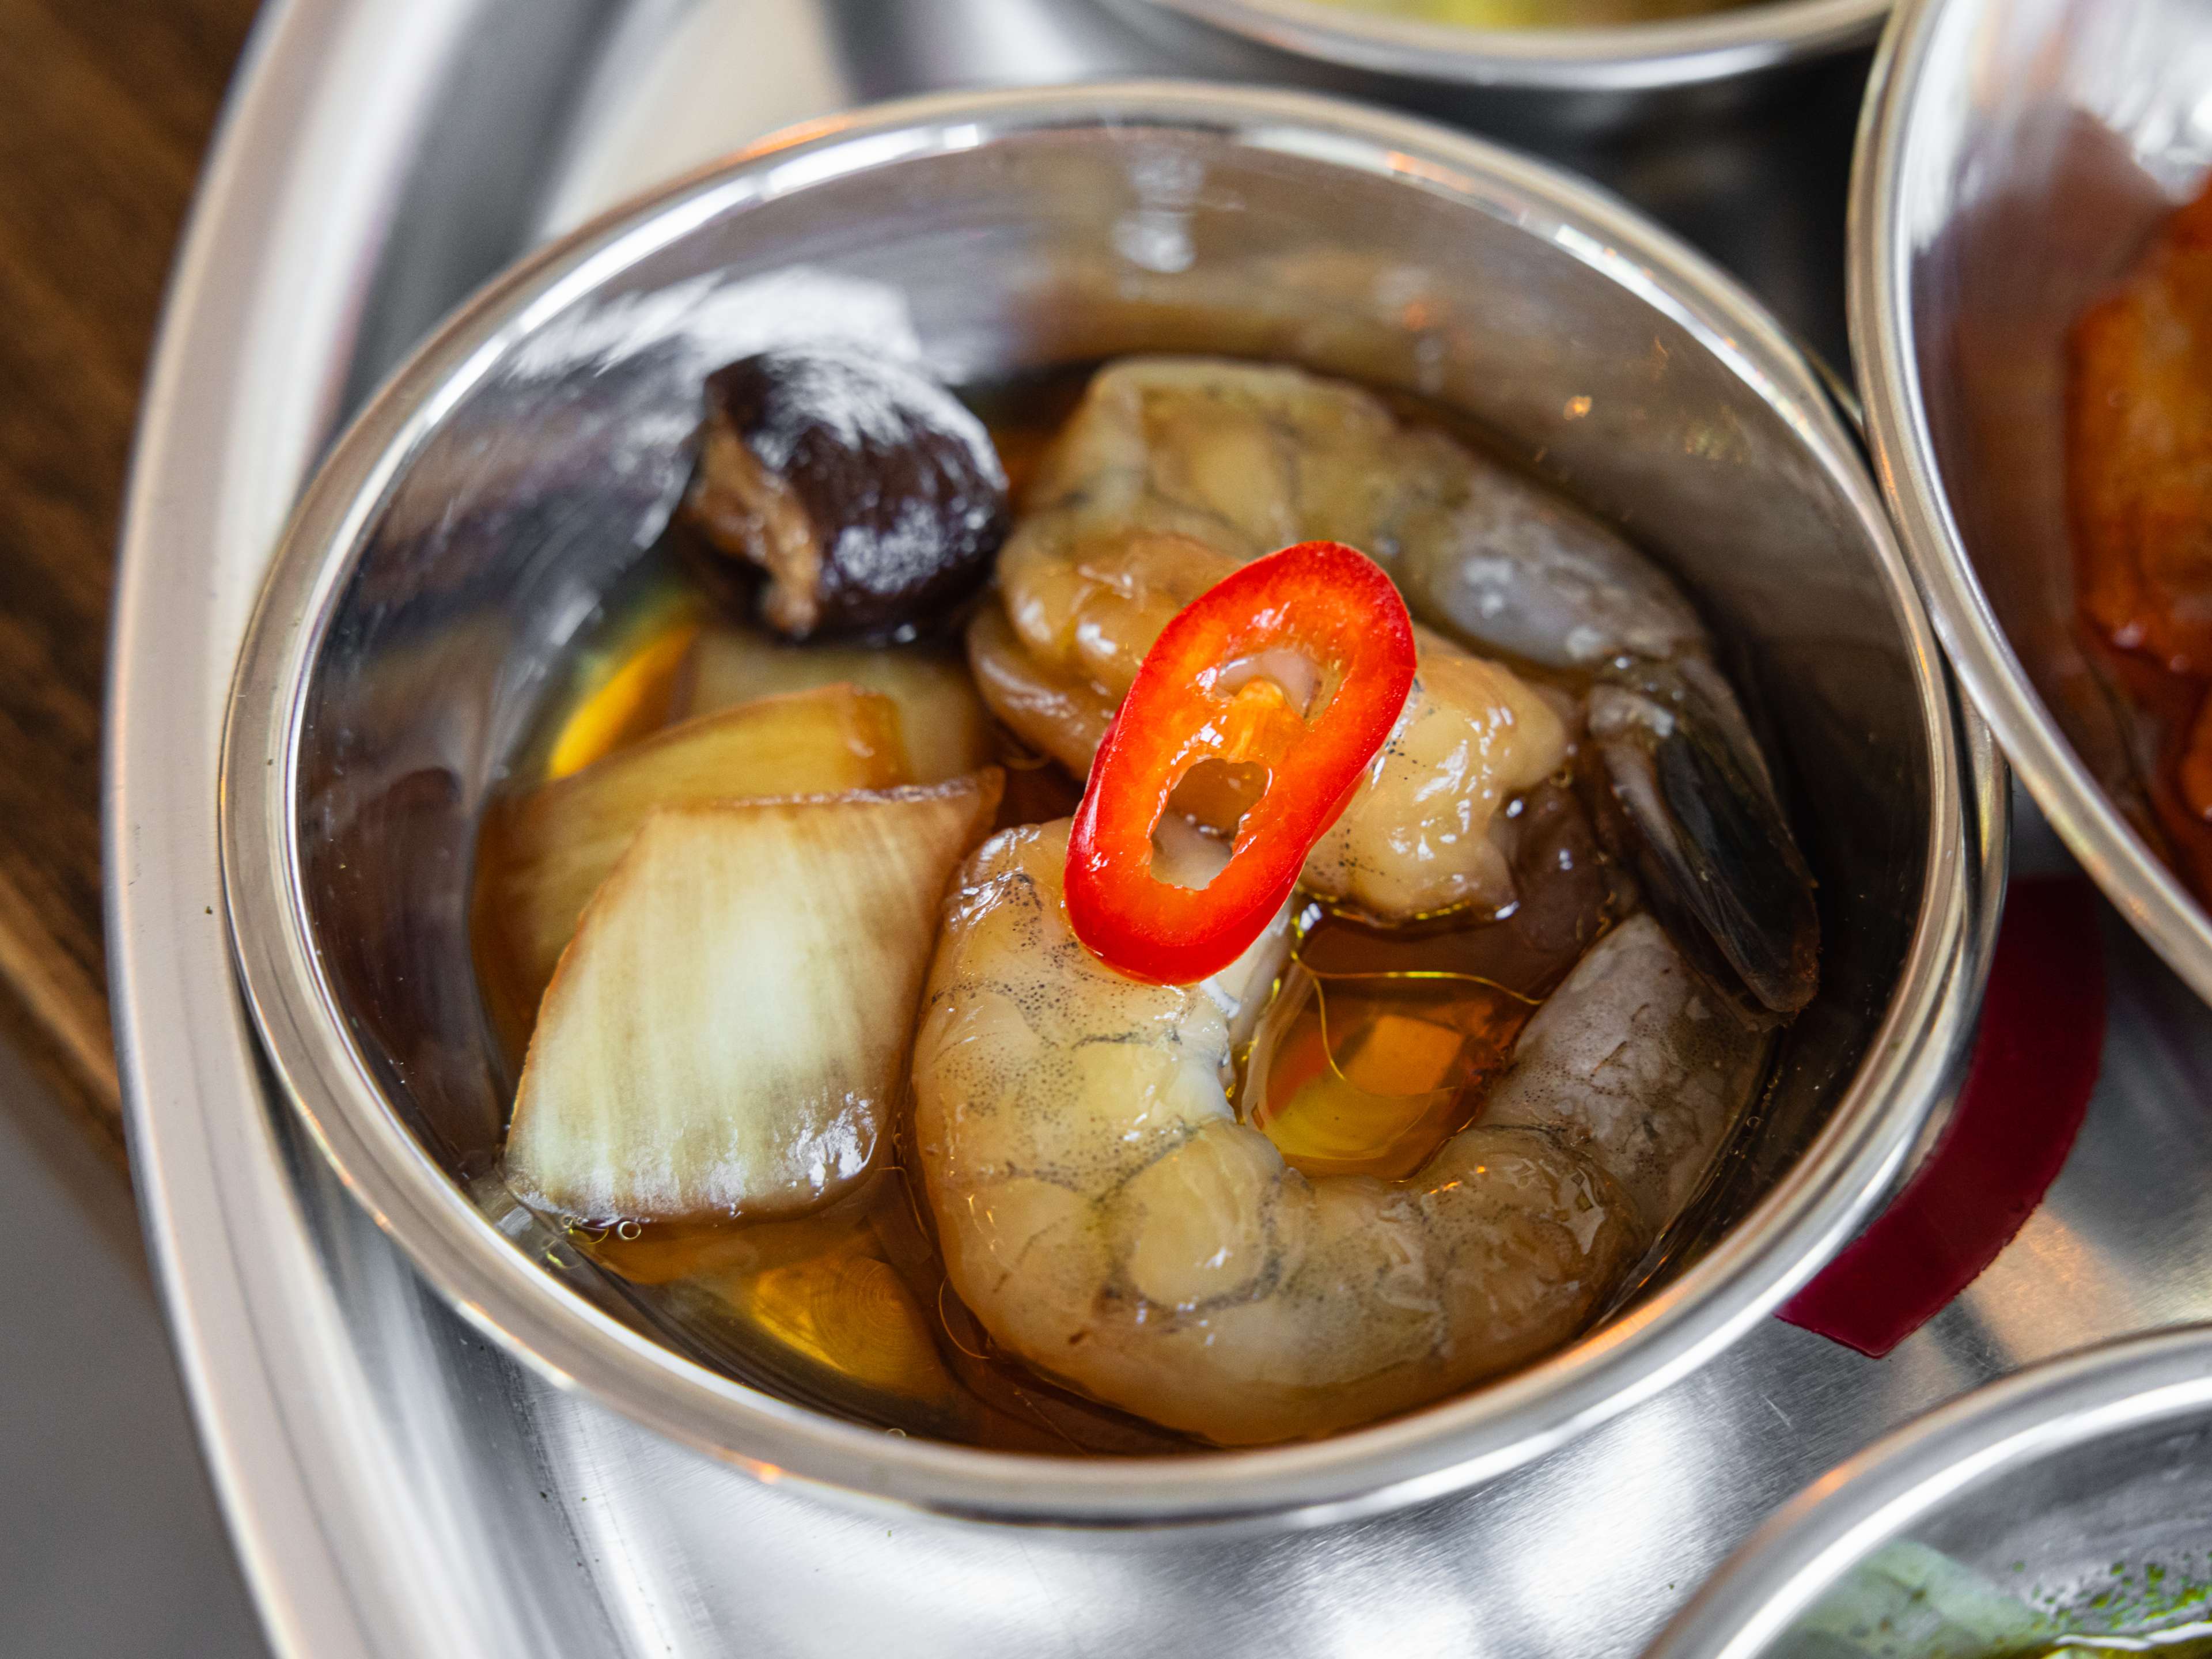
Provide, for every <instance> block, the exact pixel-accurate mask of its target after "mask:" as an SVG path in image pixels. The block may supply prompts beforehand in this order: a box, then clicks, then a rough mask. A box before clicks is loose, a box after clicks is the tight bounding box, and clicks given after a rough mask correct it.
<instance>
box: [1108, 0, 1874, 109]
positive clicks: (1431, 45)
mask: <svg viewBox="0 0 2212 1659" xmlns="http://www.w3.org/2000/svg"><path fill="white" fill-rule="evenodd" d="M1115 3H1118V4H1121V5H1124V6H1133V7H1149V8H1151V9H1154V10H1157V11H1166V12H1172V13H1176V14H1177V15H1181V16H1183V17H1187V18H1190V19H1193V20H1194V21H1198V22H1200V23H1204V24H1206V25H1208V26H1210V27H1213V28H1217V29H1219V30H1222V31H1223V32H1225V33H1230V34H1236V35H1241V36H1243V38H1244V39H1246V40H1256V41H1258V42H1260V43H1261V45H1263V46H1273V47H1274V48H1276V49H1277V50H1278V51H1280V52H1290V53H1291V54H1293V55H1294V56H1297V57H1300V58H1317V59H1320V60H1322V61H1323V62H1326V63H1332V64H1343V65H1346V66H1347V67H1349V68H1352V69H1358V70H1368V71H1370V72H1372V73H1375V74H1381V75H1397V76H1407V77H1409V78H1412V79H1414V80H1421V81H1443V82H1459V83H1461V84H1463V85H1468V86H1486V87H1520V88H1531V89H1534V90H1540V91H1547V92H1560V93H1573V92H1616V93H1634V92H1654V91H1658V90H1661V89H1663V88H1671V87H1687V86H1696V85H1700V84H1703V83H1705V82H1714V81H1725V80H1729V79H1731V78H1733V77H1735V76H1741V75H1750V74H1753V73H1756V72H1757V71H1759V70H1765V69H1771V68H1775V67H1778V66H1779V65H1781V64H1791V63H1797V62H1801V61H1802V60H1804V59H1807V58H1821V57H1826V56H1828V55H1830V54H1832V53H1835V52H1845V51H1848V50H1850V48H1851V47H1853V46H1865V45H1867V44H1869V42H1871V41H1872V40H1874V39H1875V36H1876V35H1878V34H1879V33H1881V27H1882V19H1883V18H1884V16H1885V15H1887V13H1888V11H1889V9H1890V6H1891V3H1892V0H1753V3H1750V4H1747V5H1743V6H1741V7H1739V8H1737V9H1732V10H1729V11H1722V12H1714V13H1711V14H1710V15H1705V16H1703V17H1687V18H1679V19H1674V20H1672V21H1658V22H1648V23H1617V24H1610V25H1599V26H1595V27H1588V28H1532V29H1499V28H1469V27H1462V26H1460V25H1457V24H1453V23H1431V22H1424V21H1419V20H1418V19H1414V18H1408V17H1393V16H1388V15H1382V14H1377V13H1363V12H1358V11H1352V10H1347V9H1345V8H1344V7H1342V6H1335V5H1328V4H1325V3H1322V0H1115Z"/></svg>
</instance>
